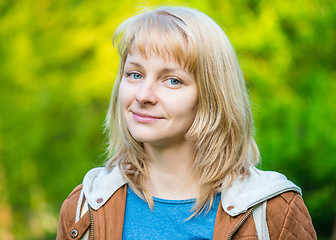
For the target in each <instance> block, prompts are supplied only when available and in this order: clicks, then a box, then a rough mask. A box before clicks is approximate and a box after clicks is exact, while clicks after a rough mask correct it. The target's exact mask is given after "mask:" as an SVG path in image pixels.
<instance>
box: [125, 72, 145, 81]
mask: <svg viewBox="0 0 336 240" xmlns="http://www.w3.org/2000/svg"><path fill="white" fill-rule="evenodd" d="M128 75H129V76H130V77H131V78H133V79H136V80H139V79H141V78H142V76H141V74H140V73H129V74H128Z"/></svg>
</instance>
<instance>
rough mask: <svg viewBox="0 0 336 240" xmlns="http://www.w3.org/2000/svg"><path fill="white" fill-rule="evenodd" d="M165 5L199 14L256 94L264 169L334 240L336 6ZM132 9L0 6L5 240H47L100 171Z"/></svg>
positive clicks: (253, 0)
mask: <svg viewBox="0 0 336 240" xmlns="http://www.w3.org/2000/svg"><path fill="white" fill-rule="evenodd" d="M150 4H151V5H154V6H155V5H158V4H162V2H160V1H150ZM170 4H173V5H185V6H189V7H195V8H198V9H199V10H201V11H203V12H205V13H207V14H208V15H209V16H211V17H213V18H214V20H215V21H216V22H218V23H219V24H220V25H221V26H222V27H223V28H224V29H225V32H226V33H227V34H228V36H229V38H230V39H231V42H232V44H233V45H234V47H235V49H236V51H237V54H238V57H239V59H240V63H241V66H242V69H243V71H244V73H245V78H246V81H247V83H248V86H249V90H250V93H251V100H252V102H253V108H254V117H255V124H256V139H257V142H258V145H259V147H260V150H261V155H262V158H263V164H262V168H264V169H273V170H277V171H280V172H283V173H285V174H286V175H287V176H288V178H289V179H291V180H293V181H294V182H295V183H297V184H298V185H299V186H301V187H302V189H303V194H304V195H303V197H304V200H305V202H306V204H307V206H308V208H309V210H310V213H311V216H312V218H313V222H314V225H315V227H316V230H317V232H318V235H319V236H320V237H321V238H322V237H324V238H326V239H327V238H328V237H330V236H331V234H332V231H333V229H332V227H333V223H334V222H335V220H336V207H335V204H334V199H335V197H336V175H335V174H334V172H335V171H336V157H335V153H334V149H335V146H336V134H335V132H336V131H335V130H336V129H335V124H334V123H335V122H336V108H335V107H333V99H334V96H335V94H336V82H335V80H334V79H335V77H336V71H335V63H336V56H335V54H334V51H335V49H336V46H335V44H336V34H335V31H334V29H335V28H336V26H335V25H336V4H335V2H334V1H332V0H329V1H328V0H321V1H314V0H301V1H286V0H285V1H280V0H274V1H267V0H235V1H234V0H225V1H220V0H208V1H199V0H188V1H184V2H182V1H175V2H171V3H170ZM138 5H145V4H144V3H143V2H136V1H131V0H127V1H122V2H121V1H119V2H118V1H99V2H97V1H92V0H91V1H90V0H87V1H83V0H58V1H52V0H39V1H32V0H28V1H23V0H17V1H1V2H0V43H1V44H0V83H1V88H0V114H1V115H0V180H1V183H2V184H1V186H0V194H1V196H2V197H1V199H0V238H1V239H49V238H50V239H54V238H55V234H56V228H57V219H58V213H59V209H60V206H61V203H62V201H63V200H64V199H65V198H66V196H67V195H68V194H69V192H70V191H71V189H72V188H73V187H74V186H75V185H77V184H79V183H80V182H81V180H82V177H83V176H84V174H85V173H86V172H87V171H88V170H89V169H90V168H92V167H95V166H97V165H101V164H103V161H104V156H105V155H104V151H105V145H104V144H105V143H104V142H105V136H104V134H103V133H102V129H103V123H104V117H105V113H106V110H107V107H108V102H109V95H110V91H111V88H112V86H113V79H114V77H115V75H116V71H117V65H118V58H117V55H116V50H115V49H114V48H113V46H112V44H111V41H110V37H111V36H112V33H113V30H114V29H115V28H116V26H117V25H118V24H119V23H120V22H122V21H123V20H124V19H126V18H127V17H129V16H131V15H132V14H134V13H135V12H137V11H139V8H137V7H135V6H138ZM334 231H335V230H334Z"/></svg>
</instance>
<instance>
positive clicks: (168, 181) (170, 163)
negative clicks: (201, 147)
mask: <svg viewBox="0 0 336 240" xmlns="http://www.w3.org/2000/svg"><path fill="white" fill-rule="evenodd" d="M144 147H145V151H146V153H147V154H148V155H149V157H150V161H148V171H149V183H148V185H149V186H148V187H149V190H150V192H151V194H152V195H153V196H154V197H159V198H164V199H189V198H196V197H197V195H198V181H197V179H196V178H195V176H194V173H193V169H192V165H193V162H194V159H195V156H194V151H195V144H194V143H193V142H192V141H183V142H182V143H181V142H179V143H177V144H173V145H167V146H164V147H162V146H161V147H158V146H153V145H149V144H144Z"/></svg>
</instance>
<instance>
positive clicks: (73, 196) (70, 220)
mask: <svg viewBox="0 0 336 240" xmlns="http://www.w3.org/2000/svg"><path fill="white" fill-rule="evenodd" d="M81 190H82V185H79V186H77V187H76V188H75V189H74V190H73V191H72V192H71V193H70V195H69V196H68V197H67V199H65V201H64V202H63V204H62V207H61V213H60V218H59V220H58V228H57V237H56V239H57V240H64V239H69V238H70V234H69V229H70V228H71V226H73V225H74V224H75V220H76V208H77V203H78V199H79V195H80V192H81Z"/></svg>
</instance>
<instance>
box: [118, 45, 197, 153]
mask: <svg viewBox="0 0 336 240" xmlns="http://www.w3.org/2000/svg"><path fill="white" fill-rule="evenodd" d="M124 69H125V70H124V75H123V78H122V81H121V84H120V88H119V99H120V102H121V107H122V109H123V114H124V117H125V120H126V125H127V128H128V130H129V131H130V133H131V135H132V136H133V137H134V138H135V139H136V140H137V141H140V142H143V143H149V144H152V145H157V146H160V145H162V146H167V144H176V143H178V142H181V141H185V133H186V132H187V131H188V130H189V128H190V126H191V124H192V123H193V121H194V118H195V113H196V106H197V101H198V98H197V97H198V96H197V83H196V81H195V78H194V75H193V74H191V73H189V72H188V71H187V70H185V69H183V67H182V66H181V65H179V64H178V63H177V62H175V61H172V60H169V59H166V58H163V57H161V56H159V55H155V54H152V55H149V56H148V57H147V58H145V57H144V56H142V55H141V54H140V53H139V52H138V51H137V50H135V51H132V55H128V56H127V59H126V62H125V67H124Z"/></svg>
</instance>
